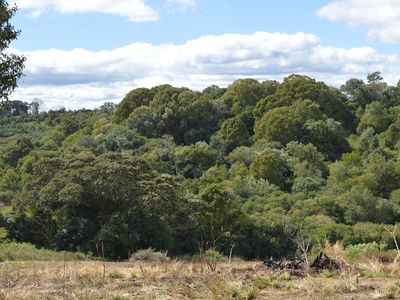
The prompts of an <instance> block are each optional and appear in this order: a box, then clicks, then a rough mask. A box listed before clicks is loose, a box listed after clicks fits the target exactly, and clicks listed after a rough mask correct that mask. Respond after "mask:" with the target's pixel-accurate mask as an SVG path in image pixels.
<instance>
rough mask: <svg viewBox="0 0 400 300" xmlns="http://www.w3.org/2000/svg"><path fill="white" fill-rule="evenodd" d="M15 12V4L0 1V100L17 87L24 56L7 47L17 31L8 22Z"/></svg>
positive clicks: (3, 0) (6, 98)
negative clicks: (10, 51)
mask: <svg viewBox="0 0 400 300" xmlns="http://www.w3.org/2000/svg"><path fill="white" fill-rule="evenodd" d="M16 12H17V8H16V6H11V5H9V4H8V3H7V2H6V1H5V0H1V1H0V100H1V101H4V100H8V96H9V95H10V94H11V93H12V92H13V91H14V89H15V88H16V87H17V80H18V79H19V78H20V77H21V76H22V70H23V69H24V62H25V57H24V56H22V55H17V54H13V53H9V51H7V49H8V48H9V46H10V43H11V42H12V41H14V40H15V39H16V38H17V37H18V35H19V33H20V32H19V31H18V30H16V29H15V28H14V26H13V25H12V24H11V23H10V19H11V18H12V17H13V16H14V15H15V13H16Z"/></svg>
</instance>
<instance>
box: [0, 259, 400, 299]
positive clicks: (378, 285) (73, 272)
mask: <svg viewBox="0 0 400 300" xmlns="http://www.w3.org/2000/svg"><path fill="white" fill-rule="evenodd" d="M398 269H399V267H398V266H393V265H391V264H390V265H383V264H381V263H378V262H373V261H365V262H363V263H362V264H360V265H359V266H357V267H350V268H347V269H346V270H341V271H337V272H330V271H323V272H322V273H320V274H315V273H311V274H307V275H305V276H304V277H297V276H294V275H291V274H290V272H287V271H279V272H277V271H271V270H268V269H266V268H265V267H264V266H263V264H262V262H240V261H235V262H232V263H231V265H228V264H227V263H223V264H222V263H221V264H218V265H217V269H216V270H215V271H211V270H210V266H208V265H207V264H204V263H192V262H183V261H176V260H175V261H169V262H166V263H162V262H161V263H149V262H135V263H128V262H123V263H106V264H105V269H104V265H103V263H102V262H65V263H64V262H3V263H0V299H115V300H116V299H397V298H399V297H400V270H398Z"/></svg>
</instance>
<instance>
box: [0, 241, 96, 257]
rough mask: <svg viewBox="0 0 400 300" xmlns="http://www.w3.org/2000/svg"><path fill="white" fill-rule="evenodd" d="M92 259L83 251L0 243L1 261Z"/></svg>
mask: <svg viewBox="0 0 400 300" xmlns="http://www.w3.org/2000/svg"><path fill="white" fill-rule="evenodd" d="M90 259H91V257H90V256H88V255H85V254H82V253H71V252H56V251H51V250H46V249H38V248H36V247H35V246H33V245H31V244H27V243H15V242H5V243H0V261H35V260H40V261H64V260H67V261H80V260H90Z"/></svg>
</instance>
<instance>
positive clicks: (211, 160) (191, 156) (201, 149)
mask: <svg viewBox="0 0 400 300" xmlns="http://www.w3.org/2000/svg"><path fill="white" fill-rule="evenodd" d="M173 157H174V162H175V166H176V170H177V171H178V172H179V173H180V174H183V175H184V176H185V177H187V178H199V177H200V176H201V175H202V174H203V172H204V171H206V170H207V169H208V168H210V167H211V166H213V165H214V164H215V162H216V153H215V151H214V150H213V149H212V148H211V147H210V146H209V145H208V144H207V143H205V142H198V143H196V144H193V145H190V146H182V147H177V148H176V149H175V151H174V153H173Z"/></svg>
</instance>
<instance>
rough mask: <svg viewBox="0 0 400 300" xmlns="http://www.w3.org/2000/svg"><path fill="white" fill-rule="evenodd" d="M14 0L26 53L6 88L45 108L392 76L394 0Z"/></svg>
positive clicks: (398, 14) (398, 12)
mask: <svg viewBox="0 0 400 300" xmlns="http://www.w3.org/2000/svg"><path fill="white" fill-rule="evenodd" d="M16 1H17V5H18V6H19V7H20V11H19V12H18V14H17V16H16V17H15V19H14V20H13V21H14V24H15V25H16V27H17V28H19V29H21V30H22V33H21V36H20V37H19V39H18V40H17V41H16V42H14V43H13V45H12V47H13V48H15V49H16V51H20V52H23V53H25V54H26V55H27V57H28V61H27V68H26V77H25V78H24V79H23V81H22V82H21V83H20V88H18V90H17V91H16V93H15V94H14V97H15V98H18V99H22V100H25V101H31V100H33V99H34V98H37V99H41V100H42V101H44V102H45V103H46V105H47V107H48V108H50V107H57V106H64V107H67V108H79V107H96V106H99V105H101V103H102V102H104V101H107V100H111V101H116V102H117V101H118V100H120V99H121V98H122V97H123V95H124V94H125V93H126V92H128V91H129V90H131V89H133V88H135V87H138V86H153V85H156V84H161V83H171V84H174V85H178V86H181V85H185V86H189V87H191V88H194V89H202V88H204V87H205V86H207V85H209V84H214V83H215V84H219V85H221V86H224V85H228V84H229V83H230V82H232V81H233V80H235V79H237V78H241V77H253V78H256V79H259V80H264V79H270V78H276V79H279V80H280V79H282V78H283V77H284V76H287V75H288V74H291V73H303V74H306V75H309V76H313V77H315V78H316V79H319V80H326V81H328V83H329V84H332V85H336V86H338V85H340V84H341V83H344V81H345V80H346V79H348V78H351V77H361V78H365V76H366V74H367V73H368V72H372V71H375V70H380V71H382V73H383V75H384V77H385V78H386V79H387V80H388V81H389V83H392V84H395V83H396V82H397V80H398V79H399V78H400V75H399V76H398V77H399V78H397V77H396V76H397V70H398V69H399V67H400V59H399V54H400V53H399V49H400V47H399V43H400V30H399V29H397V28H400V21H399V20H400V1H398V0H381V1H372V0H311V1H298V0H280V1H265V0H250V1H249V0H248V1H245V0H197V1H196V0H147V1H146V0H113V1H109V0H91V1H89V0H87V1H82V0H81V1H78V0H16ZM77 49H80V50H77Z"/></svg>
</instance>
